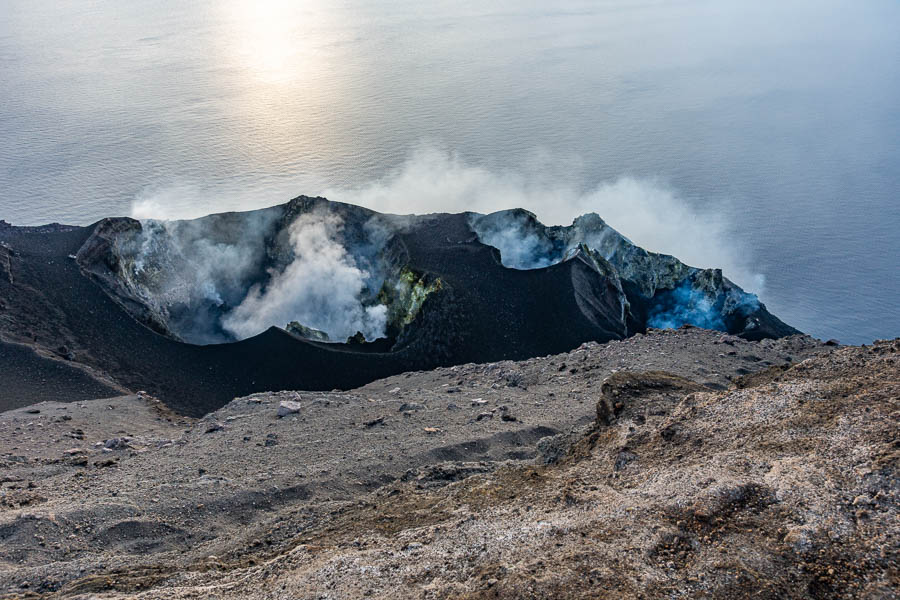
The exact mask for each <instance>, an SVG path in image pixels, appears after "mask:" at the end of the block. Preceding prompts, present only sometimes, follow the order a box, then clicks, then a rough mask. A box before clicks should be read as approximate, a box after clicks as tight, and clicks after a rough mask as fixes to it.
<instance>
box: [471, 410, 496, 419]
mask: <svg viewBox="0 0 900 600" xmlns="http://www.w3.org/2000/svg"><path fill="white" fill-rule="evenodd" d="M493 418H494V413H492V412H483V413H479V415H478V416H477V417H475V420H476V421H480V420H482V419H493Z"/></svg>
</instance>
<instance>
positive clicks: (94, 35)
mask: <svg viewBox="0 0 900 600" xmlns="http://www.w3.org/2000/svg"><path fill="white" fill-rule="evenodd" d="M898 31H900V3H898V2H896V1H895V0H882V1H879V0H871V1H867V2H852V1H848V2H834V1H828V0H817V1H815V2H812V1H810V2H805V1H797V2H781V1H779V2H774V1H773V2H765V1H763V2H759V1H755V0H754V1H751V0H747V1H746V2H729V1H724V0H711V1H709V2H702V1H682V2H676V1H673V2H668V1H667V2H662V1H659V2H654V1H634V2H626V1H623V0H609V1H597V2H578V1H575V0H561V1H556V2H530V1H523V0H515V1H510V2H486V1H483V0H480V1H478V2H467V1H453V2H421V1H419V0H416V1H397V2H390V3H389V2H382V1H378V0H352V1H334V2H318V1H315V0H311V1H309V2H296V3H295V2H284V1H281V2H279V1H269V2H266V1H265V0H218V1H215V2H189V3H188V2H175V1H172V2H166V1H162V2H161V1H159V0H153V1H149V0H148V1H140V0H115V1H113V0H110V1H91V0H78V1H68V2H67V1H57V2H52V3H51V2H33V1H31V0H28V1H20V0H0V107H2V109H0V218H3V219H6V220H8V221H11V222H14V223H19V224H37V223H41V222H48V221H63V222H71V223H78V224H87V223H90V222H92V221H94V220H96V219H98V218H101V217H104V216H109V215H113V214H129V213H131V212H132V206H133V204H134V203H135V202H136V201H137V202H138V203H139V204H140V203H145V204H146V203H149V204H150V205H154V204H158V205H160V206H163V207H166V206H168V205H173V206H174V205H177V206H179V207H180V208H181V209H182V210H183V209H184V208H185V207H187V208H190V209H192V210H193V211H194V213H195V214H196V213H202V212H209V211H212V210H226V209H233V208H236V207H255V206H263V205H271V204H276V203H279V202H282V201H284V200H286V199H288V198H290V197H291V196H293V195H297V194H300V193H310V194H312V193H319V192H322V191H325V190H342V189H351V188H358V187H360V186H366V185H367V184H368V183H369V182H373V181H378V180H379V179H380V178H385V177H386V176H387V177H388V179H386V180H385V179H382V183H383V185H385V186H387V187H388V188H389V189H392V188H391V186H392V185H395V184H397V180H398V179H401V180H402V179H403V177H404V176H408V177H413V176H415V174H416V173H418V176H419V177H424V178H426V179H428V180H429V181H430V180H432V179H435V180H438V181H440V174H436V173H435V172H434V169H432V170H429V169H425V170H424V171H421V172H417V171H416V170H415V169H413V168H409V165H410V164H411V163H412V164H413V165H415V164H419V163H421V162H422V161H419V163H417V162H416V160H417V158H416V157H417V152H420V151H421V150H420V149H421V148H422V147H437V148H440V149H442V151H444V152H449V153H453V159H452V160H451V159H447V160H445V161H444V163H441V161H437V162H438V164H437V166H435V165H434V164H432V165H431V166H432V167H434V168H436V169H438V170H440V169H441V168H444V167H447V168H450V167H452V164H450V163H453V164H456V163H455V162H453V161H457V162H458V163H461V164H463V165H465V169H464V172H465V173H466V174H468V175H473V173H474V176H484V177H487V178H488V180H490V181H493V182H494V183H496V181H498V180H499V181H504V182H508V180H509V179H510V178H512V179H513V180H514V184H511V187H512V188H516V186H518V188H517V189H519V188H522V187H523V186H524V187H526V188H528V187H529V186H530V185H531V183H530V182H531V178H532V177H534V173H537V172H539V173H543V174H548V173H549V174H554V176H558V177H559V178H561V179H566V181H567V185H569V186H573V187H575V188H578V189H582V190H585V191H587V190H590V189H593V188H594V187H596V186H597V185H599V184H603V183H604V182H612V181H615V180H617V179H618V178H620V177H622V176H630V177H633V178H635V179H636V180H638V181H652V182H654V183H653V185H654V186H657V187H659V188H663V189H666V190H669V191H670V192H671V193H673V194H675V196H676V197H677V198H679V199H680V200H679V201H680V202H683V203H684V204H686V205H687V206H688V207H690V208H691V210H697V211H700V212H702V213H704V214H709V213H714V214H716V215H719V216H721V217H722V218H723V219H724V222H725V223H726V224H727V228H728V231H729V232H730V237H729V240H732V241H733V243H734V248H735V249H737V250H738V251H739V253H740V254H741V255H742V256H743V258H744V260H745V262H746V264H748V265H749V267H750V268H752V269H753V271H754V272H755V273H760V274H762V275H764V276H765V282H766V283H765V287H764V288H763V290H762V299H763V300H764V301H765V302H766V303H767V304H768V306H769V308H770V309H772V310H773V312H775V313H776V314H778V315H779V316H781V317H782V318H784V319H785V320H786V321H788V322H789V323H791V324H793V325H795V326H797V327H799V328H801V329H803V330H805V331H808V332H810V333H813V334H814V335H817V336H820V337H836V338H838V339H840V340H841V341H844V342H856V343H859V342H868V341H870V340H871V339H873V338H876V337H893V336H898V335H900V310H898V303H897V298H898V297H900V273H898V271H900V250H898V242H900V208H898V201H900V34H898V33H897V32H898ZM426 154H427V153H426ZM438 154H440V153H438ZM445 158H446V154H445ZM425 162H426V163H427V160H426V161H425ZM404 165H407V166H406V167H404ZM448 165H449V166H448ZM450 172H451V175H452V174H453V173H455V171H453V170H452V169H450ZM392 173H393V175H391V174H392ZM510 173H517V174H519V175H517V176H516V177H518V179H517V178H516V177H512V176H511V175H510ZM404 174H405V175H404ZM391 177H393V179H391ZM476 179H477V177H476ZM385 182H386V183H385ZM401 183H402V182H401ZM544 183H546V182H544ZM446 185H448V186H451V187H452V185H453V177H449V178H448V181H447V182H446ZM401 187H402V186H401ZM501 187H502V186H501ZM403 189H405V190H407V191H406V192H405V193H406V194H407V196H410V193H409V189H415V188H414V187H413V188H409V186H407V187H406V188H403ZM654 189H656V188H654ZM507 191H508V190H507ZM398 193H400V192H398ZM332 195H334V194H332ZM411 196H412V197H406V198H405V199H404V202H403V203H401V204H400V205H401V206H403V207H408V208H409V210H417V209H418V210H423V211H424V210H428V209H433V208H434V206H433V204H431V203H429V202H426V201H425V200H422V201H421V205H419V204H417V203H416V202H417V200H416V197H415V194H412V195H411ZM448 197H453V194H451V193H448ZM351 199H352V196H351ZM506 201H508V199H506ZM498 202H499V200H498ZM553 202H554V201H553V200H552V199H548V200H547V205H548V206H547V208H548V211H549V210H551V209H553V208H554V206H551V205H552V204H553ZM627 202H628V200H627V199H626V198H623V203H626V204H627ZM499 203H500V204H502V202H499ZM376 204H377V203H376ZM440 208H453V207H446V206H441V207H440ZM463 208H466V207H465V206H461V207H460V209H463ZM538 212H539V213H541V210H539V211H538ZM658 217H659V216H658ZM660 218H661V219H662V220H663V221H664V220H665V216H662V217H660ZM613 224H614V225H615V224H616V223H613ZM623 233H625V234H626V235H631V234H630V233H629V231H628V230H623ZM685 235H691V236H693V235H694V233H693V232H688V231H687V230H686V232H685ZM636 241H639V242H640V241H641V240H640V239H636ZM657 249H660V250H668V249H669V248H668V247H666V246H665V244H662V245H661V247H660V248H657ZM726 274H727V273H726Z"/></svg>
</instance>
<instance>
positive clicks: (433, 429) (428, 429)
mask: <svg viewBox="0 0 900 600" xmlns="http://www.w3.org/2000/svg"><path fill="white" fill-rule="evenodd" d="M424 431H425V433H440V431H441V430H440V429H438V428H437V427H425V428H424Z"/></svg>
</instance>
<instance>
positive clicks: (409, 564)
mask: <svg viewBox="0 0 900 600" xmlns="http://www.w3.org/2000/svg"><path fill="white" fill-rule="evenodd" d="M898 357H900V343H898V342H897V341H894V342H881V343H877V344H876V345H875V346H873V347H862V348H856V347H846V348H842V347H836V346H831V345H825V344H823V343H821V342H818V341H816V340H813V339H811V338H809V337H806V336H790V337H786V338H782V339H779V340H763V341H760V342H753V341H747V340H744V339H741V338H738V337H735V336H731V335H727V334H722V333H720V332H715V331H707V330H701V329H695V328H687V329H681V330H677V331H671V330H667V331H660V330H650V331H649V332H648V334H647V335H637V336H634V337H631V338H628V339H626V340H622V341H613V342H609V343H607V344H596V343H587V344H584V345H582V346H581V347H579V348H578V349H576V350H573V351H571V352H568V353H564V354H559V355H554V356H547V357H542V358H534V359H530V360H525V361H522V362H510V361H506V362H500V363H491V364H479V365H475V364H466V365H460V366H457V367H451V368H441V369H437V370H434V371H424V372H415V373H405V374H402V375H398V376H394V377H390V378H388V379H383V380H379V381H376V382H374V383H371V384H368V385H366V386H364V387H361V388H358V389H354V390H351V391H346V392H337V391H335V392H305V391H298V392H278V393H259V394H254V395H252V396H250V397H244V398H238V399H236V400H234V401H232V402H231V403H229V404H227V405H226V406H224V407H223V408H221V409H219V410H217V411H215V412H213V413H211V414H209V415H207V416H205V417H203V418H201V419H192V418H189V417H184V416H180V415H177V414H175V413H173V412H171V411H170V410H169V409H168V408H166V407H165V405H164V404H162V403H161V402H158V401H156V400H155V399H153V398H151V397H149V396H147V395H144V394H138V395H132V396H123V397H117V398H111V399H104V400H92V401H84V402H76V403H68V404H62V403H55V402H53V403H41V404H37V405H33V406H30V407H26V408H21V409H17V410H13V411H8V412H5V413H2V414H0V597H4V598H6V597H10V598H11V597H47V598H57V597H59V598H62V597H65V598H70V597H75V598H245V599H255V598H357V597H359V598H362V597H375V598H547V597H595V598H662V597H665V598H671V597H719V598H735V597H748V598H749V597H753V598H758V597H763V598H785V597H788V598H790V597H793V598H806V597H814V598H832V597H848V598H893V597H896V593H897V589H898V587H897V586H898V573H900V572H898V553H897V550H898V547H900V535H898V516H900V515H898V502H897V501H898V485H897V483H898V482H897V459H898V456H900V450H898V446H897V444H898V439H897V431H898V429H897V423H898V416H900V378H898V373H900V366H898ZM279 412H280V413H281V415H282V416H279Z"/></svg>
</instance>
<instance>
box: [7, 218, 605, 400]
mask: <svg viewBox="0 0 900 600" xmlns="http://www.w3.org/2000/svg"><path fill="white" fill-rule="evenodd" d="M466 219H467V217H466V215H435V216H434V217H433V218H432V219H431V220H430V221H428V223H427V225H425V226H422V227H417V228H415V229H414V231H413V233H410V234H407V235H402V236H401V242H402V243H403V244H405V245H406V247H407V248H408V250H409V255H410V259H411V266H412V267H413V268H414V269H417V270H418V271H420V272H424V273H434V274H438V275H439V276H440V277H441V279H442V280H443V281H444V290H443V291H442V293H441V294H439V295H438V297H436V298H434V299H433V301H431V299H430V301H429V302H427V303H426V306H425V308H423V310H422V312H421V313H420V315H419V317H418V320H417V322H416V323H414V325H413V327H414V328H415V332H414V334H413V335H410V336H409V339H408V341H407V342H406V343H405V345H404V346H403V347H402V348H399V349H395V350H394V351H393V352H390V353H371V352H360V351H358V350H356V351H354V349H353V348H352V347H349V346H347V345H333V346H332V345H329V346H325V345H322V344H315V343H312V342H307V341H306V340H301V339H299V338H296V337H294V336H292V335H290V334H287V333H286V332H284V331H282V330H280V329H277V328H271V329H269V330H268V331H266V332H264V333H262V334H260V335H258V336H256V337H253V338H249V339H246V340H243V341H240V342H236V343H232V344H222V345H213V346H193V345H189V344H184V343H181V342H177V341H174V340H171V339H169V338H166V337H164V336H162V335H159V334H157V333H155V332H153V331H151V330H150V329H149V328H147V327H145V326H143V325H141V324H139V323H138V322H136V321H135V320H134V319H133V318H132V317H131V316H130V315H129V314H128V313H126V312H125V310H124V309H122V308H121V307H120V306H119V305H118V304H117V303H115V302H114V301H113V300H112V299H111V298H109V297H108V296H107V295H106V294H105V293H104V292H103V290H101V289H100V287H99V286H97V285H95V284H94V283H93V282H92V281H91V280H90V279H89V278H88V277H86V276H85V275H83V274H82V272H81V271H80V269H79V267H78V265H77V264H76V262H75V261H74V260H73V259H71V258H70V256H71V255H74V254H75V253H77V251H78V249H79V248H80V247H81V245H82V244H83V243H84V241H85V240H86V239H87V238H88V237H89V236H90V234H91V232H92V230H93V228H92V227H84V228H82V227H66V226H53V227H42V228H24V227H22V228H20V227H11V226H8V225H4V226H0V241H3V242H5V243H6V244H8V246H9V247H11V248H12V249H13V253H12V255H11V256H9V265H10V268H9V269H8V270H9V271H10V272H11V279H12V282H10V277H6V276H5V275H6V274H5V273H0V298H2V300H3V306H2V309H0V335H3V336H4V337H5V338H6V339H8V340H9V341H15V342H20V343H28V344H34V345H35V346H38V347H41V348H43V349H45V350H46V351H48V352H55V351H58V349H59V348H61V347H65V349H66V350H67V351H68V352H71V353H73V354H74V359H75V361H77V362H80V363H83V364H85V365H88V366H90V367H92V368H93V369H95V370H96V371H97V372H99V373H100V374H101V377H102V376H105V377H108V379H109V380H111V381H114V382H115V383H116V384H117V385H118V386H120V387H122V388H125V389H129V390H132V391H137V390H145V391H147V392H149V393H150V394H152V395H154V396H156V397H158V398H160V399H162V400H163V401H164V402H165V403H166V404H168V405H169V406H171V407H173V408H174V409H176V410H178V411H180V412H182V413H185V414H190V415H195V416H196V415H201V414H204V413H206V412H208V411H210V410H214V409H215V408H217V407H220V406H222V405H223V404H225V403H227V402H228V401H230V400H231V399H232V398H234V397H236V396H241V395H246V394H250V393H253V392H259V391H266V390H279V389H312V390H329V389H335V388H340V389H349V388H353V387H357V386H359V385H363V384H365V383H367V382H369V381H373V380H375V379H379V378H383V377H387V376H390V375H392V374H395V373H400V372H403V371H408V370H415V369H425V368H433V367H435V366H440V365H449V364H458V363H462V362H485V361H489V360H501V359H521V358H525V357H528V356H535V355H542V354H549V353H554V352H561V351H565V350H567V349H570V348H573V347H575V346H577V345H578V344H580V343H582V342H585V341H589V340H600V341H605V340H608V339H611V338H612V337H618V336H616V335H614V332H612V331H610V330H609V329H608V328H605V327H604V325H603V323H602V322H599V321H597V320H596V319H595V320H594V321H591V320H589V319H588V318H586V316H585V313H584V312H583V311H582V309H581V308H580V307H579V306H578V302H577V301H576V295H578V294H582V295H583V294H590V293H591V292H592V291H593V290H591V289H586V288H590V286H589V285H587V284H584V283H583V281H584V279H585V277H584V276H583V275H584V273H583V271H584V270H585V269H587V267H586V266H585V265H584V264H583V263H581V262H580V261H577V260H571V261H567V262H565V263H561V264H557V265H554V266H552V267H550V268H547V269H542V270H535V271H517V270H513V269H507V268H505V267H503V266H502V265H501V264H500V261H499V255H498V253H497V251H496V250H495V249H493V248H491V247H489V246H485V245H484V244H481V243H479V242H477V241H474V238H473V234H472V232H471V230H470V229H469V227H468V225H467V222H466ZM4 368H6V367H5V366H4ZM81 377H82V376H81V375H80V374H79V375H77V376H75V375H74V374H73V379H72V380H71V383H72V385H73V386H74V385H78V384H79V382H80V381H81ZM35 383H36V384H35V385H34V386H33V387H31V388H28V386H24V387H23V386H19V389H17V390H16V391H15V392H13V391H12V389H11V388H7V387H6V386H4V387H3V388H2V389H0V406H4V407H7V408H9V407H11V406H22V405H23V404H25V403H30V402H36V401H40V400H42V399H45V398H46V396H45V390H43V389H42V387H41V386H40V385H38V384H37V382H35ZM62 383H63V382H60V385H62Z"/></svg>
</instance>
